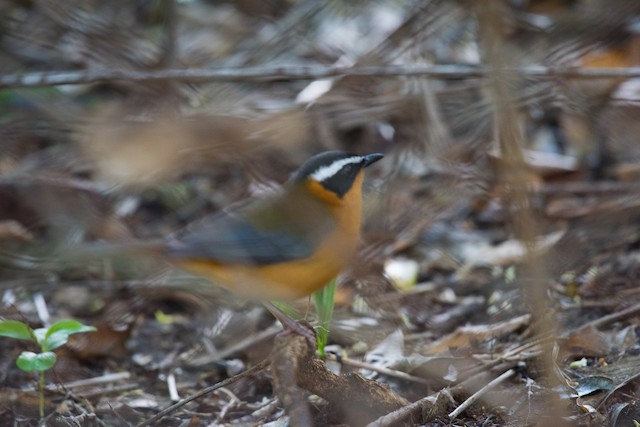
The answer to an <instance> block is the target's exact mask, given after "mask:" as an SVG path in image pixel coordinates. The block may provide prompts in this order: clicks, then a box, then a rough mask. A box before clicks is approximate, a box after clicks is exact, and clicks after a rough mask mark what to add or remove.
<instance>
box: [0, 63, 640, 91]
mask: <svg viewBox="0 0 640 427" xmlns="http://www.w3.org/2000/svg"><path fill="white" fill-rule="evenodd" d="M499 71H501V72H502V73H503V74H505V75H506V74H516V75H518V76H520V77H529V78H532V77H545V78H555V77H563V78H569V77H571V78H603V77H605V78H625V79H628V78H636V77H640V67H629V68H567V67H546V66H543V65H531V66H527V67H519V68H505V69H502V70H499ZM495 72H496V70H494V69H493V68H491V67H477V66H471V65H427V66H424V65H385V66H369V67H365V66H362V67H344V66H276V67H245V68H214V69H206V70H203V69H168V70H155V71H130V70H99V71H49V72H31V73H23V74H7V75H4V76H0V89H5V88H23V87H41V86H57V85H70V84H87V83H98V82H104V81H114V80H127V81H130V82H139V81H147V82H148V81H158V80H177V81H183V82H189V83H204V82H244V81H263V82H268V81H276V80H316V79H326V78H331V77H344V76H358V77H426V78H434V79H443V80H453V79H463V78H466V79H471V78H480V77H486V76H488V75H491V74H493V73H495Z"/></svg>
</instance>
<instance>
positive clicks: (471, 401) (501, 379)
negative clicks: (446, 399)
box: [449, 369, 516, 419]
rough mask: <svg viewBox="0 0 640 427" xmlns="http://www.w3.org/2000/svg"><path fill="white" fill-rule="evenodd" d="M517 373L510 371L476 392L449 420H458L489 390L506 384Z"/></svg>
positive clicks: (453, 412) (450, 415) (451, 414)
mask: <svg viewBox="0 0 640 427" xmlns="http://www.w3.org/2000/svg"><path fill="white" fill-rule="evenodd" d="M515 373H516V371H515V370H513V369H509V370H508V371H506V372H504V373H503V374H502V375H500V376H499V377H498V378H496V379H494V380H493V381H491V382H489V384H487V385H485V386H484V387H482V388H481V389H480V390H478V391H476V392H475V393H473V394H472V395H471V396H469V398H468V399H467V400H465V401H464V402H462V404H461V405H460V406H458V407H457V408H456V409H455V410H454V411H452V412H451V413H450V414H449V418H452V419H453V418H457V417H458V416H459V415H460V414H461V413H462V412H464V411H465V410H466V409H467V408H469V407H470V406H471V405H473V404H474V403H475V402H476V401H477V400H478V399H480V398H481V397H482V396H483V395H484V394H486V393H487V392H488V391H489V390H491V389H492V388H494V387H495V386H497V385H498V384H500V383H502V382H504V381H505V380H507V379H508V378H509V377H511V376H513V375H514V374H515Z"/></svg>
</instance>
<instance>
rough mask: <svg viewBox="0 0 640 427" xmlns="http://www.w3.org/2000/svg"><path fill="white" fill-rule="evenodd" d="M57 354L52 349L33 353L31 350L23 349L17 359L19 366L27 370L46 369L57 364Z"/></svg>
mask: <svg viewBox="0 0 640 427" xmlns="http://www.w3.org/2000/svg"><path fill="white" fill-rule="evenodd" d="M56 360H57V358H56V355H55V353H53V352H51V351H45V352H44V353H37V354H36V353H33V352H31V351H23V352H22V353H20V356H18V359H17V360H16V365H18V368H20V369H21V370H23V371H25V372H33V371H46V370H47V369H50V368H51V367H53V365H55V364H56Z"/></svg>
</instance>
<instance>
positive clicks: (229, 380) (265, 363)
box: [136, 359, 271, 427]
mask: <svg viewBox="0 0 640 427" xmlns="http://www.w3.org/2000/svg"><path fill="white" fill-rule="evenodd" d="M270 362H271V361H270V360H269V359H264V360H263V361H261V362H260V363H258V364H257V365H255V366H253V367H251V368H249V369H247V370H246V371H244V372H241V373H239V374H238V375H234V376H233V377H231V378H227V379H226V380H224V381H220V382H219V383H217V384H214V385H212V386H210V387H207V388H204V389H202V390H200V391H199V392H197V393H194V394H192V395H191V396H188V397H185V398H184V399H182V400H181V401H179V402H176V403H174V404H173V405H171V406H169V407H168V408H166V409H163V410H162V411H160V412H158V413H157V414H156V415H154V416H153V417H151V418H149V419H148V420H146V421H143V422H141V423H140V424H137V425H136V427H145V426H148V425H151V424H152V423H154V422H156V421H158V420H159V419H160V418H162V417H164V416H165V415H167V414H170V413H171V412H173V411H175V410H176V409H179V408H181V407H183V406H184V405H186V404H187V403H189V402H191V401H193V400H196V399H198V398H200V397H202V396H204V395H206V394H209V393H211V392H212V391H215V390H217V389H219V388H221V387H226V386H228V385H229V384H233V383H234V382H236V381H238V380H239V379H241V378H244V377H247V376H249V375H252V374H254V373H255V372H258V371H260V370H261V369H264V368H266V367H267V366H268V365H269V363H270Z"/></svg>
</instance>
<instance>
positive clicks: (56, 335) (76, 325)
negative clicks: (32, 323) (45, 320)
mask: <svg viewBox="0 0 640 427" xmlns="http://www.w3.org/2000/svg"><path fill="white" fill-rule="evenodd" d="M95 330H96V328H94V327H93V326H87V325H83V324H82V323H80V322H78V321H77V320H60V321H59V322H56V323H54V324H53V325H51V326H49V329H48V330H47V333H46V334H45V336H44V340H43V341H41V342H40V346H41V347H42V350H43V351H49V350H53V349H56V348H58V347H60V346H62V345H64V344H66V343H67V341H68V339H69V335H72V334H78V333H82V332H92V331H95Z"/></svg>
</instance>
